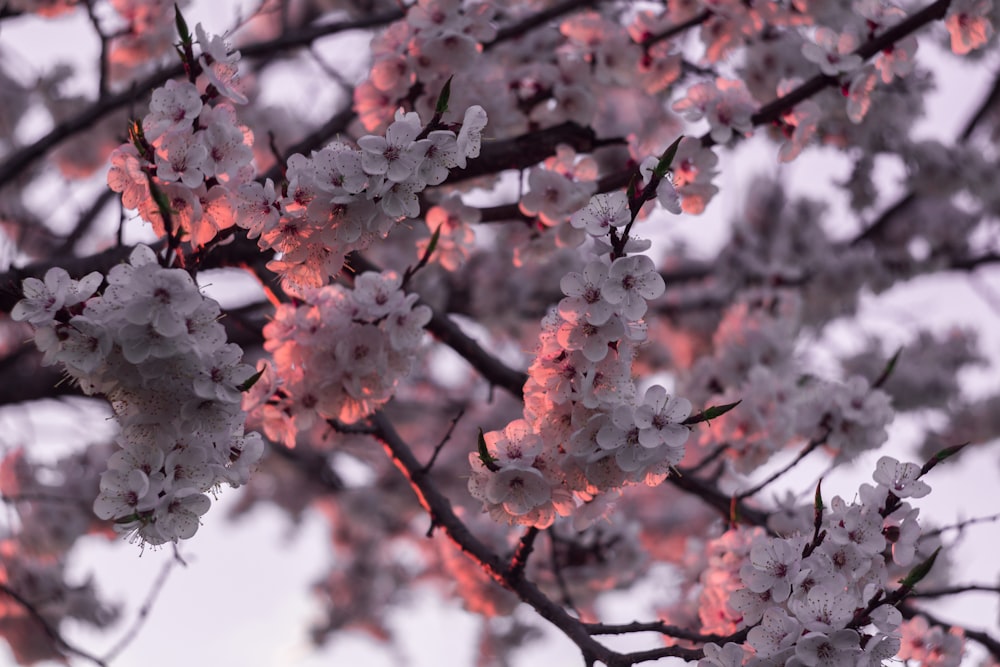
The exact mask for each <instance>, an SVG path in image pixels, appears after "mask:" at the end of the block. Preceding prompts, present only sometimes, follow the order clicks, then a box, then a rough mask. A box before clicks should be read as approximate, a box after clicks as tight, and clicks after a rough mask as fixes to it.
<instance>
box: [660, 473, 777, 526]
mask: <svg viewBox="0 0 1000 667" xmlns="http://www.w3.org/2000/svg"><path fill="white" fill-rule="evenodd" d="M678 471H679V473H680V474H677V475H670V477H667V481H668V482H670V483H671V484H673V485H674V486H676V487H677V488H678V489H681V490H682V491H687V492H688V493H690V494H692V495H695V496H697V497H698V498H701V499H702V500H703V501H705V503H707V504H708V505H710V506H711V507H713V508H715V510H716V511H718V512H719V513H720V514H721V515H722V516H723V517H724V518H725V519H727V520H728V519H730V518H731V515H732V514H733V511H734V510H735V513H736V515H737V518H738V519H739V520H741V521H743V522H745V523H749V524H752V525H755V526H765V525H766V524H767V516H768V515H767V513H766V512H763V511H761V510H759V509H756V508H754V507H750V506H749V505H747V504H746V503H744V502H743V501H741V500H738V499H734V498H731V497H730V496H727V495H725V494H724V493H722V492H721V491H719V489H717V488H716V487H715V486H714V485H712V484H710V483H709V482H706V481H705V480H703V479H701V478H699V477H696V476H695V475H692V474H690V473H689V471H687V470H685V469H683V468H679V469H678Z"/></svg>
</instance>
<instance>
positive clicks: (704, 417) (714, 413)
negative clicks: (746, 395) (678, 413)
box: [681, 400, 743, 426]
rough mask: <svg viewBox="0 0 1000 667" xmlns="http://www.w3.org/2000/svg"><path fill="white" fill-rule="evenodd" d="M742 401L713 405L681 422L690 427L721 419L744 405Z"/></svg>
mask: <svg viewBox="0 0 1000 667" xmlns="http://www.w3.org/2000/svg"><path fill="white" fill-rule="evenodd" d="M742 402H743V401H742V400H739V401H736V402H735V403H726V404H725V405H712V406H710V407H707V408H705V409H704V410H702V411H701V412H699V413H698V414H696V415H691V416H690V417H688V418H687V419H685V420H684V421H682V422H681V424H683V425H684V426H690V425H691V424H700V423H701V422H707V421H711V420H713V419H715V418H716V417H721V416H722V415H724V414H726V413H727V412H729V411H730V410H732V409H733V408H735V407H736V406H737V405H739V404H740V403H742Z"/></svg>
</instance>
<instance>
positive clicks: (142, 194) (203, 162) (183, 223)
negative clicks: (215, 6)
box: [108, 25, 255, 245]
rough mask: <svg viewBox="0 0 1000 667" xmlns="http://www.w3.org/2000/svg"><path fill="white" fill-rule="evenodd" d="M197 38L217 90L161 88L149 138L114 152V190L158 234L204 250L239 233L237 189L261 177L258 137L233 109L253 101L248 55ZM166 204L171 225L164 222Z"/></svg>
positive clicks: (145, 130)
mask: <svg viewBox="0 0 1000 667" xmlns="http://www.w3.org/2000/svg"><path fill="white" fill-rule="evenodd" d="M196 34H197V36H198V43H199V44H200V45H201V50H202V55H201V57H200V58H199V64H200V65H201V68H202V71H203V72H204V75H205V79H206V81H207V84H208V85H209V86H210V88H209V89H208V90H209V92H206V93H201V92H199V89H198V86H196V85H195V84H194V83H192V82H190V81H174V80H171V81H167V83H166V84H164V85H163V86H162V87H160V88H157V89H156V90H154V91H153V95H152V100H151V101H150V104H149V113H148V114H147V115H146V116H145V118H143V120H142V136H141V137H139V136H136V137H134V141H133V143H128V144H123V145H121V146H120V147H118V148H117V149H116V150H115V151H114V152H113V153H112V154H111V169H110V171H109V172H108V185H109V186H110V187H111V189H112V190H114V191H115V192H120V193H121V194H122V203H123V204H124V205H125V207H126V208H130V209H137V210H138V211H139V215H140V217H142V219H143V220H145V221H147V222H149V223H150V224H152V225H153V229H154V231H155V232H156V233H157V235H159V236H164V235H166V234H172V235H174V236H178V237H183V240H185V241H190V242H191V243H193V244H196V245H203V244H205V243H207V242H208V241H210V240H211V239H212V238H213V237H214V236H215V235H216V234H217V233H218V232H219V231H221V230H224V229H228V228H229V227H232V225H233V219H234V210H233V209H234V205H235V202H236V201H237V199H236V191H237V189H238V188H239V187H240V186H241V185H243V184H246V183H248V182H250V181H251V180H252V179H253V177H254V173H255V172H254V167H253V165H252V159H253V150H252V148H251V147H252V145H253V134H252V133H251V132H250V130H249V129H248V128H247V127H245V126H243V125H241V124H240V123H239V121H238V119H237V116H236V109H235V107H234V106H233V105H232V103H231V102H235V103H237V104H245V103H246V101H247V98H246V97H245V96H244V95H243V94H242V93H241V92H240V90H239V79H238V76H237V62H238V61H239V56H240V54H239V52H238V51H237V52H234V53H228V52H227V47H226V45H225V43H224V42H223V40H222V38H221V37H218V36H209V35H207V34H205V32H204V31H203V30H202V28H201V26H200V25H198V26H197V27H196ZM154 188H155V190H158V191H159V192H160V193H161V194H162V198H160V199H161V201H158V197H157V196H156V192H154ZM164 198H165V203H166V205H167V208H169V210H170V219H169V221H167V220H164V215H163V210H162V208H163V207H162V206H161V204H162V203H164V202H163V201H162V199H164ZM168 222H169V228H168Z"/></svg>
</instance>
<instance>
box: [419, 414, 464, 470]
mask: <svg viewBox="0 0 1000 667" xmlns="http://www.w3.org/2000/svg"><path fill="white" fill-rule="evenodd" d="M464 415H465V408H462V409H461V410H459V411H458V414H457V415H455V416H454V417H453V418H452V420H451V424H449V425H448V430H447V431H445V434H444V437H443V438H441V440H440V441H439V442H438V444H437V445H436V446H435V447H434V452H433V453H431V458H430V459H429V460H428V461H427V465H425V466H424V472H425V473H427V472H430V470H431V468H433V467H434V463H435V462H436V461H437V457H438V454H440V453H441V450H442V449H444V446H445V443H447V442H448V441H449V440H451V434H452V433H453V432H454V431H455V426H457V425H458V421H459V420H460V419H461V418H462V417H463V416H464Z"/></svg>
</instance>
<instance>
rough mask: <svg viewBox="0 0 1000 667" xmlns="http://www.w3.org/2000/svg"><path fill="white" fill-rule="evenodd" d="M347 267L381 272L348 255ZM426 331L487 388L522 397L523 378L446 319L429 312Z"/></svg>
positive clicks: (436, 313)
mask: <svg viewBox="0 0 1000 667" xmlns="http://www.w3.org/2000/svg"><path fill="white" fill-rule="evenodd" d="M348 263H349V264H350V265H351V266H352V267H354V268H355V270H357V271H358V272H361V271H380V270H381V269H379V267H377V266H375V265H374V264H373V263H372V262H370V261H369V260H368V259H366V258H364V257H362V256H361V255H358V254H357V253H355V254H352V255H351V257H350V258H349V259H348ZM425 305H426V304H425ZM427 331H429V332H430V333H431V334H433V335H434V337H435V338H437V339H438V340H439V341H441V342H442V343H444V344H445V345H447V346H448V347H450V348H451V349H453V350H454V351H455V352H457V353H458V354H459V356H461V357H462V358H463V359H465V360H466V361H468V362H469V364H471V365H472V367H473V368H475V369H476V370H477V371H478V372H479V373H480V375H482V376H483V377H484V378H486V379H487V380H488V381H489V382H490V384H493V385H496V386H498V387H501V388H503V389H505V390H506V391H507V392H508V393H509V394H511V395H512V396H514V397H515V398H522V397H523V396H524V383H525V382H527V381H528V376H527V374H525V373H523V372H521V371H517V370H514V369H513V368H511V367H510V366H507V365H506V364H505V363H503V362H502V361H500V360H499V359H497V358H496V357H494V356H493V355H492V354H490V353H489V352H487V351H486V350H484V349H483V348H482V346H480V345H479V343H477V342H476V341H475V340H474V339H473V338H471V337H470V336H469V335H467V334H466V333H465V332H464V331H462V329H461V328H460V327H459V326H458V324H456V323H455V322H454V320H452V319H451V318H450V317H448V316H447V315H445V314H442V313H439V312H437V311H436V310H434V309H433V308H431V321H430V322H428V323H427Z"/></svg>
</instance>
